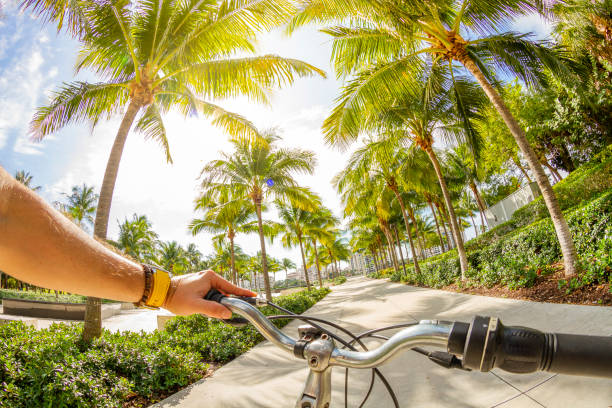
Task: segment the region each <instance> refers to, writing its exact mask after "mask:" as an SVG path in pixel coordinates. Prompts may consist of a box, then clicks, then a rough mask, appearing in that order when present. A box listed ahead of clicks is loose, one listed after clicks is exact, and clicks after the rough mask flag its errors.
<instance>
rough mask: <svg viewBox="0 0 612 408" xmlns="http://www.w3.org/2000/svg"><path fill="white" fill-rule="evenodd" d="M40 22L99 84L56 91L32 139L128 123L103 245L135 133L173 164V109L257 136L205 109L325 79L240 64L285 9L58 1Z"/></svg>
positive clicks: (99, 217)
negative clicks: (74, 44) (61, 37)
mask: <svg viewBox="0 0 612 408" xmlns="http://www.w3.org/2000/svg"><path fill="white" fill-rule="evenodd" d="M22 7H23V8H24V9H30V10H32V12H33V13H34V14H35V15H38V16H40V17H41V18H42V20H43V21H46V22H53V23H55V24H57V26H58V29H60V28H62V27H66V29H67V30H68V31H69V32H70V33H72V34H73V35H74V36H75V37H76V38H78V40H79V42H80V43H81V44H82V48H81V50H80V53H79V57H78V61H77V64H76V71H77V72H79V71H81V70H83V69H86V70H89V71H93V72H94V73H95V74H97V75H98V76H99V78H100V82H96V83H89V82H81V81H76V82H72V83H68V84H64V85H63V86H62V87H61V88H60V89H59V90H58V91H56V92H54V94H53V96H52V99H51V101H50V102H49V104H48V105H47V106H43V107H41V108H39V109H38V110H37V112H36V113H35V115H34V118H33V119H32V122H31V133H32V135H33V137H34V138H35V139H38V140H40V139H43V138H44V137H45V136H47V135H49V134H52V133H54V132H56V131H58V130H59V129H61V128H62V127H64V126H66V125H68V124H69V123H80V122H89V123H90V124H91V125H92V127H95V126H96V125H97V124H98V123H99V122H100V121H101V120H104V119H109V118H110V117H111V116H114V115H116V114H119V113H121V112H122V113H123V118H122V121H121V124H120V126H119V129H118V131H117V134H116V136H115V141H114V143H113V147H112V149H111V153H110V155H109V159H108V162H107V165H106V171H105V173H104V179H103V181H102V187H101V190H100V199H99V202H98V209H97V212H96V220H95V223H94V234H95V236H97V237H99V238H101V239H106V234H107V230H108V220H109V216H110V208H111V201H112V197H113V191H114V188H115V182H116V179H117V173H118V170H119V163H120V160H121V155H122V152H123V148H124V145H125V141H126V139H127V136H128V133H129V131H130V128H131V127H132V125H133V124H134V122H136V126H135V129H136V130H137V131H138V132H139V133H141V134H143V135H144V137H145V138H146V139H151V140H153V141H156V142H157V143H159V144H160V145H161V147H162V149H163V150H164V152H165V155H166V160H167V161H168V162H172V157H171V154H170V149H169V144H168V139H167V135H166V128H165V126H164V123H163V120H162V117H163V115H164V114H165V113H167V112H168V111H169V110H171V109H178V110H179V111H180V112H181V113H182V114H184V115H185V116H190V115H194V114H197V113H199V114H202V115H203V116H205V117H208V118H210V119H212V123H213V124H214V125H217V126H220V127H221V128H223V129H224V130H225V131H226V132H228V133H229V134H230V135H232V137H256V136H257V131H256V130H255V128H254V126H253V125H252V124H251V122H249V121H248V120H246V119H245V118H244V117H242V116H240V115H238V114H236V113H232V112H228V111H226V110H224V109H223V108H222V107H220V106H218V105H216V104H213V103H211V102H209V100H211V99H220V98H229V97H235V96H238V95H245V96H247V97H249V98H250V99H251V100H253V101H257V102H266V101H267V100H268V94H269V91H270V90H271V89H273V88H276V87H278V86H280V85H283V84H286V83H291V82H293V80H294V79H295V77H296V76H298V77H299V76H308V75H313V74H320V75H323V72H322V71H320V70H318V69H316V68H315V67H313V66H311V65H309V64H306V63H304V62H302V61H297V60H293V59H284V58H280V57H278V56H274V55H265V56H254V57H248V56H240V57H237V56H236V55H238V54H243V55H244V54H247V55H248V54H250V53H252V52H253V51H254V50H255V46H254V41H255V35H256V33H257V32H258V31H261V30H267V29H270V28H272V27H274V26H276V25H277V24H279V23H282V22H283V21H285V20H286V18H287V16H288V15H289V14H290V13H292V12H293V7H292V6H291V3H290V2H289V1H288V0H246V1H238V2H216V3H211V2H208V1H206V2H204V1H196V0H188V1H177V0H161V1H150V0H136V1H132V2H128V1H125V0H109V1H70V2H65V1H59V2H49V1H47V0H24V1H23V2H22ZM100 307H101V304H100V301H99V299H96V298H89V299H88V301H87V312H86V319H85V327H84V331H83V338H84V339H87V340H89V339H91V338H93V337H98V336H100V334H101V330H102V326H101V317H100V316H101V309H100Z"/></svg>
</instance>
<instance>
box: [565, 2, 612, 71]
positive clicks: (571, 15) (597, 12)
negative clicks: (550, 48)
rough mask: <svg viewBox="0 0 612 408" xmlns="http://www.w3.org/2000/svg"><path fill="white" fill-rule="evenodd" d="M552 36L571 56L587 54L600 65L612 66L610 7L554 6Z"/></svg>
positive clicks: (604, 4)
mask: <svg viewBox="0 0 612 408" xmlns="http://www.w3.org/2000/svg"><path fill="white" fill-rule="evenodd" d="M553 13H554V17H555V22H556V25H555V35H556V36H557V38H558V40H559V42H561V43H562V44H563V45H565V46H566V47H568V49H569V50H571V51H572V52H573V53H575V54H577V55H580V54H582V53H584V52H585V51H588V52H589V53H590V54H591V55H593V56H594V57H595V58H597V60H598V61H599V62H600V63H601V64H604V63H606V62H607V63H608V64H610V63H612V20H610V15H611V14H612V4H610V2H609V1H590V0H565V1H563V2H558V3H556V4H555V5H554V7H553Z"/></svg>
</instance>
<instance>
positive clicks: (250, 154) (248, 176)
mask: <svg viewBox="0 0 612 408" xmlns="http://www.w3.org/2000/svg"><path fill="white" fill-rule="evenodd" d="M262 138H263V139H264V140H265V143H262V142H260V141H259V140H254V141H253V140H236V141H233V142H232V143H233V145H234V148H235V151H234V152H233V153H232V154H227V153H222V158H221V159H220V160H213V161H211V162H209V163H208V164H206V165H205V166H204V168H203V169H202V177H203V182H202V187H203V189H204V190H205V191H208V192H209V193H210V194H211V195H213V196H214V195H215V194H221V192H222V191H224V190H227V188H228V186H230V187H231V189H232V190H233V191H234V194H236V196H237V197H243V198H245V199H247V198H248V199H249V200H251V201H252V203H253V205H254V207H255V214H256V215H257V227H258V232H259V242H260V246H261V256H262V261H261V264H262V265H261V267H262V273H263V277H264V284H265V290H266V297H267V298H268V300H272V292H271V291H270V282H269V278H268V265H267V258H266V244H265V239H264V237H265V232H264V223H263V218H262V205H263V204H264V203H265V202H266V201H267V200H269V199H289V200H291V201H292V202H294V203H296V205H298V206H301V207H304V208H305V209H310V207H311V206H312V204H311V203H312V198H311V197H310V196H311V194H310V192H309V191H308V190H306V189H304V188H302V187H300V186H298V184H297V181H296V180H295V178H294V176H295V175H296V174H299V173H306V174H312V172H313V170H314V166H315V164H316V161H315V158H314V154H313V153H312V152H310V151H306V150H301V149H284V148H280V147H278V146H277V145H276V143H277V142H278V140H280V138H279V137H278V136H276V135H274V134H273V133H268V134H265V135H263V136H262Z"/></svg>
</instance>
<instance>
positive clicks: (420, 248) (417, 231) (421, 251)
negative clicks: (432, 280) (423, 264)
mask: <svg viewBox="0 0 612 408" xmlns="http://www.w3.org/2000/svg"><path fill="white" fill-rule="evenodd" d="M408 216H409V217H410V220H412V225H414V236H415V237H416V241H417V246H418V247H419V252H420V253H421V259H425V254H424V252H423V251H424V248H423V243H422V242H421V241H420V239H419V238H420V237H419V226H418V225H417V220H416V218H415V216H414V211H413V210H412V208H411V207H409V209H408Z"/></svg>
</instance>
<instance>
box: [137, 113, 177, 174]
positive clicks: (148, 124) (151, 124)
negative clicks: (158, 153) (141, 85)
mask: <svg viewBox="0 0 612 408" xmlns="http://www.w3.org/2000/svg"><path fill="white" fill-rule="evenodd" d="M135 130H136V131H138V132H140V133H142V134H143V135H144V137H145V140H146V139H151V140H154V141H156V142H157V143H159V145H160V146H161V148H162V149H163V150H164V154H165V155H166V161H167V162H168V163H172V155H171V154H170V145H169V144H168V137H167V134H166V127H165V126H164V121H163V119H162V116H161V113H160V111H159V107H158V106H157V104H156V103H152V104H150V105H149V106H148V107H147V109H146V110H145V112H144V113H143V115H142V116H141V117H140V119H139V120H138V123H137V124H136V128H135Z"/></svg>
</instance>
